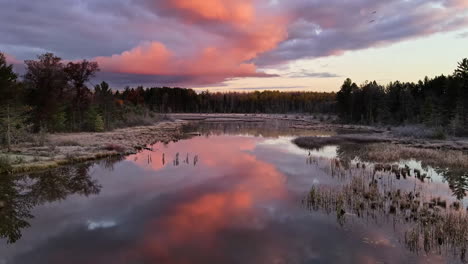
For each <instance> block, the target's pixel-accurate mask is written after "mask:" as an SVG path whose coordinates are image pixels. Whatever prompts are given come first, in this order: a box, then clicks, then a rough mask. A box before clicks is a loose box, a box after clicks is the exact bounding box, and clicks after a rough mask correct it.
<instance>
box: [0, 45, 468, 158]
mask: <svg viewBox="0 0 468 264" xmlns="http://www.w3.org/2000/svg"><path fill="white" fill-rule="evenodd" d="M25 66H26V68H25V74H24V75H22V76H19V75H18V74H17V73H15V72H14V70H13V67H12V65H9V64H8V63H7V62H6V58H5V56H4V55H3V54H1V53H0V88H1V89H0V124H1V126H0V143H1V145H3V146H6V147H7V149H10V148H11V146H12V145H16V144H18V143H21V142H37V143H38V145H43V144H41V142H44V140H45V138H46V136H45V135H47V133H56V132H80V131H90V132H103V131H109V130H113V129H115V128H122V127H128V126H138V125H151V124H154V123H155V122H157V121H160V120H162V119H165V118H167V115H166V114H167V113H187V112H191V113H281V114H282V113H302V114H310V113H314V114H315V113H326V114H335V113H337V114H338V115H339V117H340V120H341V122H344V123H360V124H381V125H387V124H389V125H394V126H398V125H404V126H402V127H400V128H398V129H397V130H395V131H396V132H399V133H400V132H401V133H403V134H404V133H406V134H408V133H410V134H411V135H422V134H424V133H415V132H414V130H415V128H416V130H417V131H425V130H426V127H432V130H431V131H433V132H431V133H430V137H432V138H439V139H443V138H445V136H446V134H447V133H450V134H453V135H466V134H467V131H468V129H467V127H468V121H467V118H468V115H467V113H468V60H467V59H465V60H463V61H462V62H460V63H459V67H458V68H457V69H456V70H455V72H454V74H453V75H451V76H438V77H435V78H434V79H429V78H425V79H424V81H420V82H418V83H402V82H398V81H397V82H392V83H390V84H389V85H387V86H382V85H379V84H377V83H376V82H375V81H374V82H366V83H364V84H362V85H361V86H358V85H356V84H355V83H353V82H352V81H351V80H350V79H347V80H346V81H345V83H344V84H343V86H342V87H341V90H340V91H339V92H338V93H337V94H335V93H319V92H279V91H263V92H258V91H256V92H245V93H239V92H228V93H219V92H218V93H212V92H208V91H205V92H201V93H196V92H195V91H194V90H192V89H182V88H169V87H153V88H143V87H137V88H129V87H127V88H125V89H124V90H115V89H112V88H111V87H110V86H109V84H108V83H106V82H101V83H100V84H98V85H92V84H91V79H93V78H94V77H95V76H96V73H97V72H98V71H99V65H98V64H97V63H95V62H90V61H87V60H83V61H78V62H65V61H63V60H62V59H61V58H59V57H57V56H55V55H54V54H51V53H46V54H43V55H40V56H38V58H37V59H36V60H28V61H25ZM93 81H94V79H93ZM408 124H411V125H413V124H419V126H407V125H408ZM408 131H410V132H408ZM426 134H427V133H426Z"/></svg>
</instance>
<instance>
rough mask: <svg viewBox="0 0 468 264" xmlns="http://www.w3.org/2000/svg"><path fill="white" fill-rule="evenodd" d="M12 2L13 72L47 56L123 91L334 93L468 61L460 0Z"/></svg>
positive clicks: (411, 78)
mask: <svg viewBox="0 0 468 264" xmlns="http://www.w3.org/2000/svg"><path fill="white" fill-rule="evenodd" d="M0 1H6V2H9V1H8V0H0ZM4 4H7V3H4ZM9 6H10V7H11V8H8V10H7V9H3V10H2V11H3V12H2V11H0V15H2V16H3V17H5V18H6V19H5V23H3V25H2V26H0V34H2V35H3V36H6V37H5V38H2V40H0V51H1V52H4V53H5V54H6V55H7V60H8V62H9V63H13V64H15V66H16V67H15V69H17V70H18V69H19V71H21V67H22V66H21V65H22V61H23V60H31V59H36V55H39V54H42V53H45V52H52V53H54V54H56V55H57V56H59V57H61V58H62V59H64V60H66V61H75V60H82V59H87V60H92V61H96V62H98V63H99V65H100V68H101V72H99V74H98V75H97V76H96V78H94V79H93V82H95V83H100V82H101V81H106V82H108V83H109V84H110V85H111V87H112V88H113V89H116V90H122V89H123V88H124V87H125V86H130V87H136V86H144V87H159V86H168V87H186V88H191V89H194V90H195V91H197V92H201V91H205V90H209V91H210V92H245V91H262V90H270V91H277V90H278V91H286V92H293V91H309V92H336V91H338V90H339V88H340V86H341V84H342V83H343V81H344V80H345V79H346V78H350V79H352V80H353V81H354V82H356V83H357V84H361V83H363V82H364V81H366V80H369V81H373V80H376V81H377V82H378V83H380V84H384V85H385V84H388V83H389V82H392V81H397V80H398V81H402V82H416V81H418V80H421V79H423V78H424V77H425V76H428V77H430V78H432V77H434V76H438V75H451V74H452V73H453V71H454V69H455V68H456V66H457V62H459V61H460V60H461V59H463V58H464V57H467V54H466V46H468V29H467V26H468V2H466V1H462V0H438V1H435V0H429V1H421V0H418V1H402V0H392V1H377V2H376V1H367V0H366V1H360V2H358V3H357V2H343V1H339V0H334V1H315V2H313V3H312V2H310V1H305V0H294V1H279V0H276V1H266V0H265V1H263V0H241V1H232V0H210V1H185V0H164V1H149V0H133V1H117V2H115V1H113V2H111V1H107V0H103V1H99V2H97V3H96V2H93V1H89V0H85V1H81V2H80V3H77V2H75V1H70V2H69V3H64V2H63V1H57V0H47V1H41V2H35V3H30V2H28V1H26V0H20V1H15V2H14V3H9ZM51 6H53V8H50V7H51ZM213 10H214V11H213ZM401 10H404V12H401ZM343 13H345V14H347V15H343ZM69 19H73V21H76V22H75V23H69V22H68V21H69ZM117 27H118V28H119V30H117ZM13 28H20V29H23V30H11V29H13ZM71 32H72V33H73V34H70V33H71ZM188 41H190V43H189V45H187V43H188Z"/></svg>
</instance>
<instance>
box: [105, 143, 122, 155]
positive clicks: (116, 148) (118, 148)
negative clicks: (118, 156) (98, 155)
mask: <svg viewBox="0 0 468 264" xmlns="http://www.w3.org/2000/svg"><path fill="white" fill-rule="evenodd" d="M104 149H105V150H107V151H116V152H119V153H123V152H125V148H124V147H123V146H120V145H117V144H107V145H105V146H104Z"/></svg>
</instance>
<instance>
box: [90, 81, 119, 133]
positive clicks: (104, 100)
mask: <svg viewBox="0 0 468 264" xmlns="http://www.w3.org/2000/svg"><path fill="white" fill-rule="evenodd" d="M94 97H95V100H96V103H97V106H98V108H99V112H100V113H101V115H102V118H103V121H104V128H106V129H109V128H110V127H111V119H112V116H113V114H114V111H115V104H114V94H113V93H112V90H111V89H110V87H109V84H107V83H106V82H102V83H101V84H98V85H96V86H95V87H94Z"/></svg>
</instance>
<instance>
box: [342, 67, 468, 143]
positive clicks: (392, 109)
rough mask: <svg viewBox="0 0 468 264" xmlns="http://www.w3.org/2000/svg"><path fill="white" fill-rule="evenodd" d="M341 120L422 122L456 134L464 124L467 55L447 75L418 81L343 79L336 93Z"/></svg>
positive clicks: (462, 130) (467, 104)
mask: <svg viewBox="0 0 468 264" xmlns="http://www.w3.org/2000/svg"><path fill="white" fill-rule="evenodd" d="M336 102H337V104H336V111H337V113H338V114H339V116H340V120H342V122H347V123H363V124H391V125H408V124H423V125H426V126H428V127H435V128H440V129H443V130H445V132H450V133H452V134H456V135H466V133H467V129H468V128H467V125H468V122H467V121H468V120H467V118H468V59H463V60H462V61H461V62H459V63H458V67H457V69H455V71H454V73H453V74H452V75H450V76H444V75H440V76H437V77H435V78H432V79H430V78H428V77H426V78H424V80H422V81H419V82H418V83H408V82H399V81H395V82H391V83H390V84H388V85H386V86H382V85H380V84H378V83H377V82H375V81H373V82H366V83H364V84H362V85H360V86H358V85H357V84H355V83H353V82H352V81H351V79H347V80H345V82H344V84H343V85H342V87H341V90H340V91H339V92H338V93H337V95H336Z"/></svg>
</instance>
